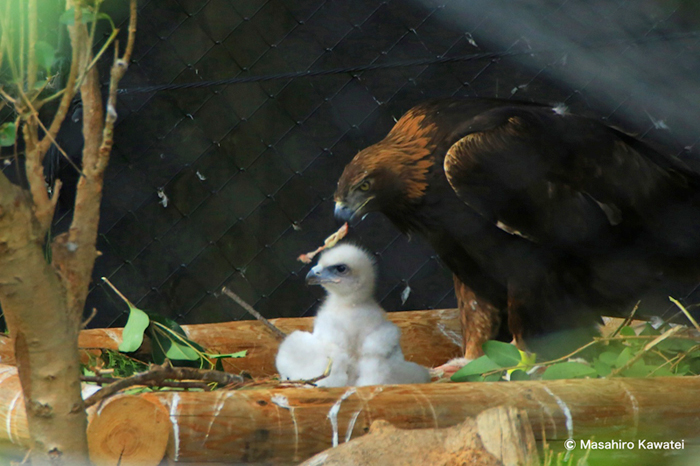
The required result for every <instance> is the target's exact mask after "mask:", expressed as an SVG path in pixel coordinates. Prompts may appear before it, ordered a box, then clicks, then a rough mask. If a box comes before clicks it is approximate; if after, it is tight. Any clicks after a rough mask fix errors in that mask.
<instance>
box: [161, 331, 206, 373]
mask: <svg viewBox="0 0 700 466" xmlns="http://www.w3.org/2000/svg"><path fill="white" fill-rule="evenodd" d="M171 332H172V330H171ZM174 333H176V332H174ZM149 335H150V337H151V339H152V340H153V345H152V350H151V355H152V356H153V361H154V362H155V363H156V364H163V362H164V361H165V359H166V358H167V359H170V360H172V361H199V360H200V359H201V357H200V355H199V354H198V353H197V351H196V350H195V348H196V347H197V346H199V345H197V344H196V343H194V342H193V341H191V340H189V339H187V338H185V337H180V339H178V338H177V337H175V336H173V335H172V333H168V332H167V331H166V330H164V329H163V328H161V327H158V326H156V325H152V326H151V328H150V329H149ZM185 342H186V343H185ZM187 343H188V344H190V345H191V346H187ZM193 347H195V348H193Z"/></svg>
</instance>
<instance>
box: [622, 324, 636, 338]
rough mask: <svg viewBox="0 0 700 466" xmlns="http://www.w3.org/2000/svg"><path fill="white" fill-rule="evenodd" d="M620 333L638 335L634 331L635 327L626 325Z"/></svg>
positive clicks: (631, 335) (626, 335)
mask: <svg viewBox="0 0 700 466" xmlns="http://www.w3.org/2000/svg"><path fill="white" fill-rule="evenodd" d="M620 335H622V336H623V337H633V336H636V335H637V333H636V332H635V331H634V329H633V328H632V327H630V326H625V327H622V328H621V329H620Z"/></svg>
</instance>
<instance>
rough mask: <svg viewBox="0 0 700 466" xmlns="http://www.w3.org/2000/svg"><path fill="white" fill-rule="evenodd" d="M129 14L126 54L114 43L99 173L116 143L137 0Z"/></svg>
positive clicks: (133, 39) (104, 166) (97, 168)
mask: <svg viewBox="0 0 700 466" xmlns="http://www.w3.org/2000/svg"><path fill="white" fill-rule="evenodd" d="M129 9H130V16H129V34H128V38H127V41H126V49H125V50H124V55H122V57H121V58H119V56H118V53H119V43H118V42H117V43H115V44H114V55H115V56H114V64H113V65H112V70H111V72H110V80H109V96H108V97H107V107H106V114H107V115H106V117H105V125H104V128H103V130H102V144H101V145H100V149H99V157H98V159H97V160H96V164H95V169H96V171H97V172H98V173H101V172H103V171H104V170H105V169H106V168H107V163H108V162H109V154H110V152H111V151H112V144H113V143H114V123H116V121H117V91H118V90H119V81H121V79H122V78H123V77H124V74H125V73H126V70H127V69H128V68H129V61H130V60H131V54H132V53H133V51H134V42H135V39H136V15H137V4H136V0H131V2H130V8H129Z"/></svg>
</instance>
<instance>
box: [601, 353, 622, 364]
mask: <svg viewBox="0 0 700 466" xmlns="http://www.w3.org/2000/svg"><path fill="white" fill-rule="evenodd" d="M619 354H620V353H618V352H617V351H604V352H602V353H600V356H598V359H599V360H600V361H602V362H604V363H605V364H607V365H609V366H614V365H615V361H617V357H618V356H619Z"/></svg>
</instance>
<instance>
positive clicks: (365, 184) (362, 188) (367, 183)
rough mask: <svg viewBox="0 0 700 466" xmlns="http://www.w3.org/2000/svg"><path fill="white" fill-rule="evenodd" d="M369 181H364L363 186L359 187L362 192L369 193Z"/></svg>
mask: <svg viewBox="0 0 700 466" xmlns="http://www.w3.org/2000/svg"><path fill="white" fill-rule="evenodd" d="M369 184H370V183H369V181H363V182H362V184H361V185H360V186H359V188H360V191H369Z"/></svg>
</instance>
